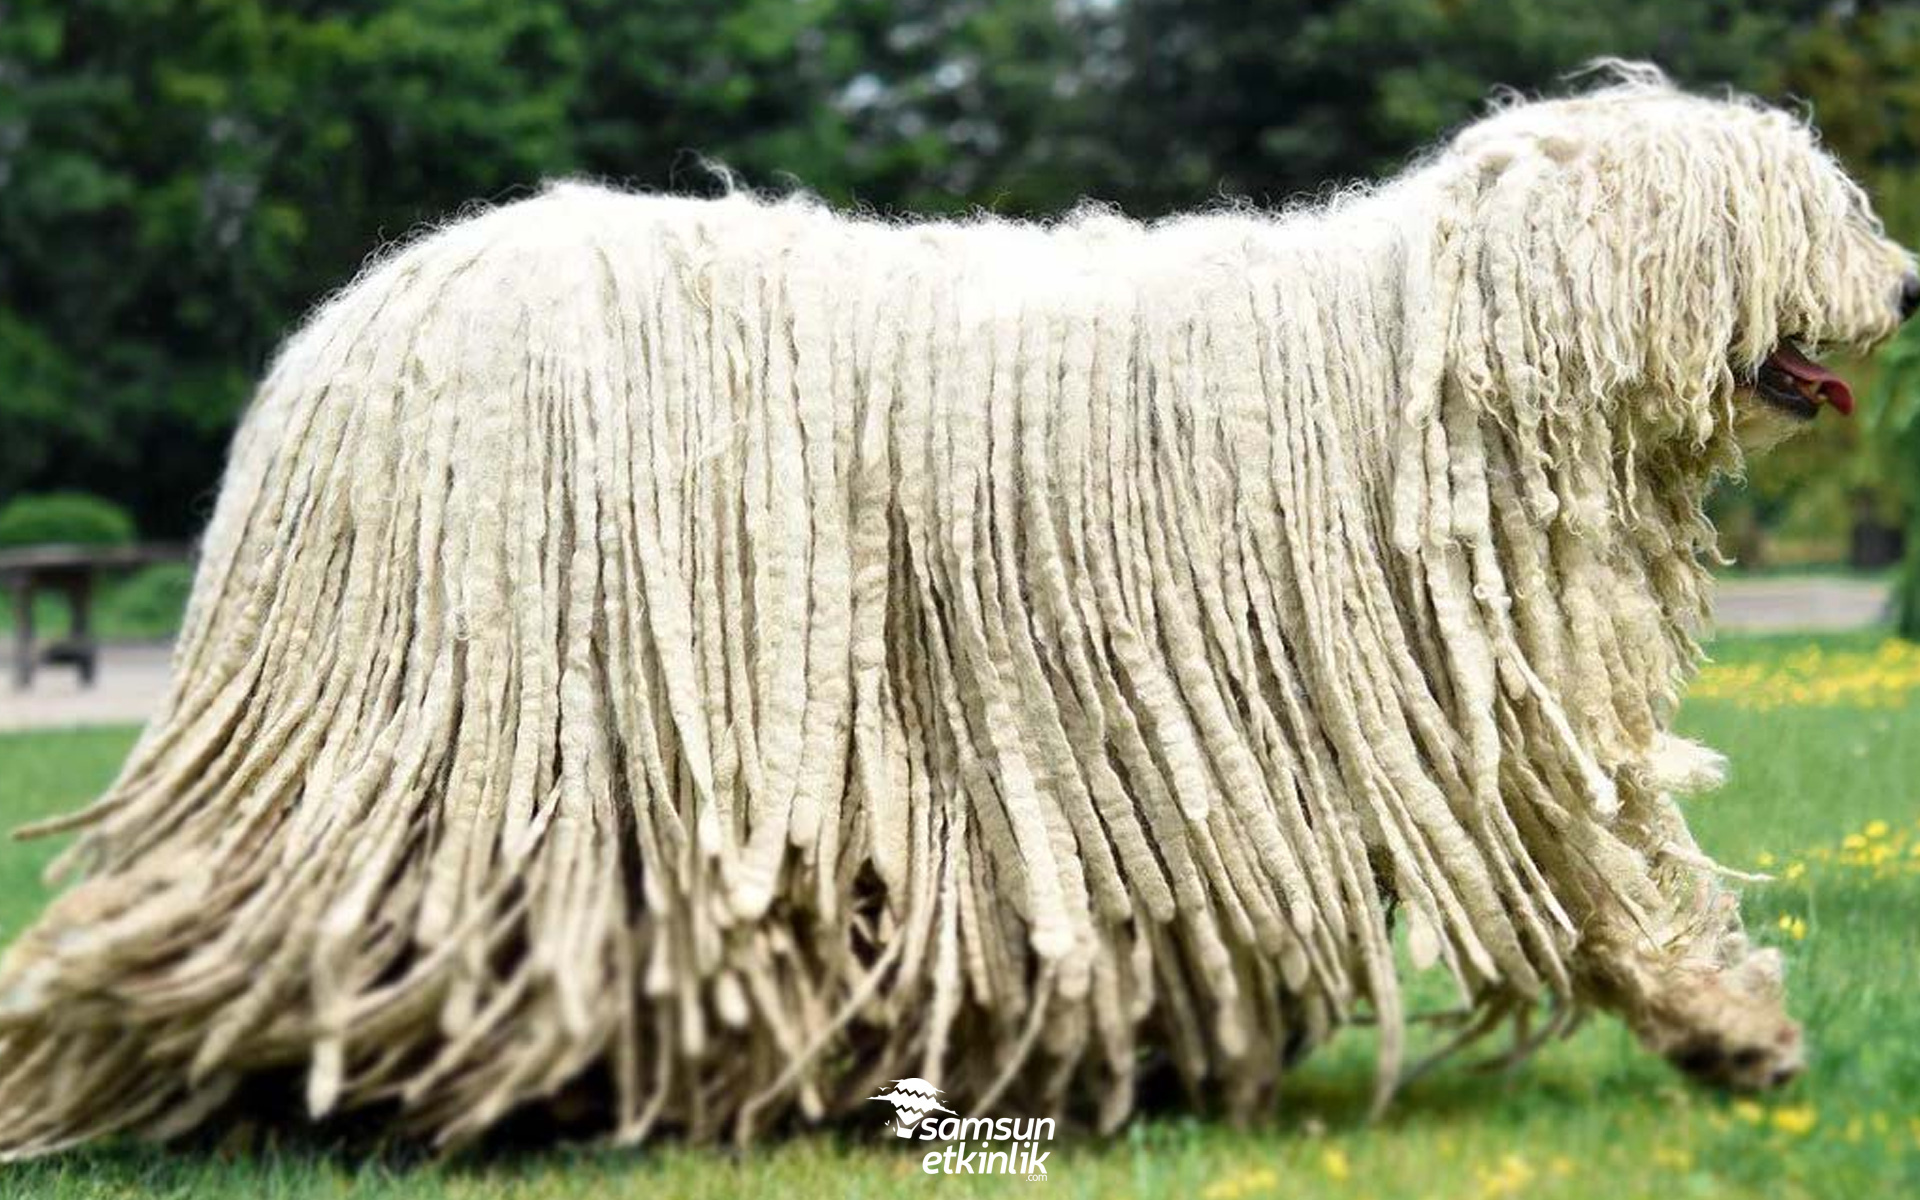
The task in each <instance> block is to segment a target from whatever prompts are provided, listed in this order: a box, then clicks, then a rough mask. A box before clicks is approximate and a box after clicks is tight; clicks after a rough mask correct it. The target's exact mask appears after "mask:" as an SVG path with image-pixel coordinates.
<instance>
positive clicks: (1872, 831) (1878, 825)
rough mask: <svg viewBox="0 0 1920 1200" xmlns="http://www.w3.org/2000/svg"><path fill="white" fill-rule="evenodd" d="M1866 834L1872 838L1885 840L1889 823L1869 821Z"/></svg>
mask: <svg viewBox="0 0 1920 1200" xmlns="http://www.w3.org/2000/svg"><path fill="white" fill-rule="evenodd" d="M1864 832H1865V833H1866V835H1867V836H1868V837H1870V838H1883V837H1885V836H1887V823H1886V822H1885V821H1868V822H1867V827H1866V829H1865V831H1864Z"/></svg>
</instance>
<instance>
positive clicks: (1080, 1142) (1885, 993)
mask: <svg viewBox="0 0 1920 1200" xmlns="http://www.w3.org/2000/svg"><path fill="white" fill-rule="evenodd" d="M1718 657H1719V658H1720V660H1721V665H1719V666H1717V667H1715V668H1711V669H1710V670H1709V672H1708V674H1707V675H1706V676H1705V677H1704V678H1703V681H1702V684H1701V687H1700V688H1699V689H1698V691H1697V692H1696V695H1695V699H1694V700H1692V701H1690V703H1689V705H1688V708H1687V711H1686V712H1685V714H1684V719H1683V721H1682V725H1683V726H1684V727H1685V729H1686V731H1688V732H1689V733H1691V734H1692V735H1694V736H1697V737H1701V738H1703V739H1705V740H1706V741H1707V742H1708V743H1710V744H1712V745H1714V746H1716V747H1718V748H1719V749H1721V750H1723V751H1725V752H1726V753H1727V754H1728V755H1729V757H1730V758H1731V759H1732V761H1733V778H1732V781H1731V782H1730V783H1729V784H1728V786H1727V787H1726V788H1725V789H1723V790H1722V791H1720V792H1718V793H1716V794H1714V795H1712V796H1709V797H1706V798H1704V799H1699V800H1696V801H1693V802H1692V803H1693V809H1692V820H1693V824H1694V828H1695V830H1696V832H1697V834H1698V836H1699V837H1700V840H1701V841H1702V843H1703V844H1704V845H1705V846H1706V848H1707V849H1708V850H1709V851H1710V852H1711V853H1713V854H1715V855H1716V856H1718V857H1719V858H1720V859H1721V860H1722V861H1723V862H1726V863H1728V864H1729V865H1732V866H1737V867H1743V868H1749V869H1768V870H1772V871H1773V872H1775V873H1776V875H1777V876H1779V882H1776V883H1774V884H1771V885H1755V886H1753V887H1752V888H1751V889H1750V890H1749V892H1748V896H1747V900H1746V913H1747V917H1748V921H1749V924H1750V925H1751V926H1752V927H1753V928H1755V929H1757V930H1760V931H1762V936H1764V937H1766V938H1768V939H1769V940H1771V941H1773V942H1775V943H1777V944H1779V945H1781V946H1782V947H1783V948H1784V949H1785V951H1786V953H1787V956H1788V959H1789V962H1790V967H1789V986H1790V990H1791V994H1792V997H1793V1004H1794V1008H1795V1011H1796V1012H1797V1014H1798V1015H1799V1016H1800V1017H1801V1018H1802V1019H1803V1020H1804V1021H1805V1022H1806V1024H1807V1028H1808V1034H1809V1038H1810V1041H1811V1045H1812V1048H1813V1053H1814V1058H1813V1064H1812V1068H1811V1070H1810V1072H1809V1073H1808V1075H1807V1076H1806V1077H1805V1078H1804V1079H1803V1080H1801V1081H1800V1082H1798V1083H1796V1084H1795V1085H1793V1086H1792V1088H1791V1089H1789V1090H1788V1091H1787V1092H1785V1093H1784V1094H1782V1095H1780V1096H1777V1097H1774V1098H1770V1099H1768V1100H1767V1101H1764V1102H1757V1103H1756V1102H1752V1101H1745V1102H1742V1101H1733V1100H1729V1099H1727V1098H1724V1097H1721V1096H1717V1095H1713V1094H1710V1093H1707V1092H1703V1091H1700V1090H1697V1089H1695V1088H1692V1087H1690V1086H1688V1085H1686V1084H1684V1083H1683V1082H1681V1080H1680V1079H1679V1078H1678V1077H1677V1076H1675V1075H1674V1074H1673V1073H1672V1072H1670V1071H1669V1070H1668V1069H1667V1068H1666V1067H1665V1066H1664V1065H1663V1064H1661V1063H1659V1062H1657V1061H1654V1060H1651V1059H1649V1058H1648V1057H1647V1056H1646V1055H1644V1054H1642V1053H1640V1052H1639V1051H1637V1050H1636V1049H1635V1048H1634V1046H1633V1045H1632V1043H1631V1041H1630V1040H1629V1038H1628V1037H1627V1035H1626V1034H1625V1033H1624V1032H1623V1031H1622V1030H1621V1029H1620V1028H1619V1027H1618V1026H1617V1025H1616V1024H1614V1023H1612V1022H1611V1021H1607V1020H1600V1021H1595V1022H1592V1023H1590V1024H1589V1025H1588V1026H1587V1027H1586V1028H1585V1029H1583V1030H1582V1031H1581V1032H1580V1033H1579V1034H1578V1035H1576V1036H1575V1037H1573V1038H1572V1039H1570V1040H1569V1041H1566V1042H1563V1043H1561V1044H1558V1045H1556V1046H1554V1047H1552V1048H1551V1049H1549V1050H1547V1051H1546V1052H1545V1053H1543V1054H1541V1055H1540V1056H1539V1057H1537V1058H1535V1059H1534V1060H1532V1061H1531V1062H1529V1063H1527V1064H1526V1065H1525V1066H1524V1067H1522V1068H1521V1069H1520V1070H1518V1071H1517V1072H1514V1073H1511V1074H1492V1073H1486V1072H1480V1071H1475V1070H1473V1069H1472V1068H1471V1067H1470V1066H1467V1065H1464V1064H1463V1065H1459V1066H1454V1067H1451V1068H1449V1069H1447V1070H1444V1071H1442V1072H1440V1073H1438V1074H1436V1075H1434V1076H1431V1077H1429V1079H1427V1080H1426V1081H1425V1082H1423V1083H1421V1084H1420V1085H1418V1086H1416V1087H1414V1088H1413V1089H1411V1091H1410V1092H1408V1093H1406V1094H1404V1095H1403V1096H1402V1098H1401V1100H1400V1102H1399V1103H1398V1104H1397V1106H1396V1107H1395V1108H1394V1109H1393V1110H1392V1111H1391V1113H1390V1114H1389V1115H1388V1116H1387V1117H1386V1119H1384V1120H1383V1121H1381V1122H1379V1123H1376V1124H1368V1123H1366V1121H1365V1120H1364V1117H1363V1110H1364V1106H1365V1103H1366V1100H1367V1095H1368V1089H1369V1086H1370V1082H1371V1079H1370V1073H1369V1072H1370V1063H1371V1059H1370V1047H1369V1045H1368V1038H1367V1036H1366V1035H1365V1034H1364V1033H1363V1032H1355V1033H1350V1034H1348V1035H1346V1036H1345V1037H1344V1038H1343V1039H1342V1040H1341V1041H1339V1042H1336V1043H1335V1045H1334V1046H1333V1047H1332V1048H1330V1049H1329V1050H1328V1051H1327V1052H1325V1053H1323V1054H1321V1055H1319V1056H1317V1057H1315V1058H1313V1059H1311V1060H1310V1061H1309V1062H1308V1063H1307V1064H1306V1066H1305V1067H1303V1068H1302V1069H1301V1070H1300V1071H1299V1072H1297V1073H1296V1075H1295V1077H1294V1080H1293V1082H1292V1084H1291V1086H1290V1087H1289V1089H1288V1093H1287V1095H1286V1096H1285V1097H1284V1098H1283V1101H1282V1103H1281V1105H1280V1106H1279V1108H1278V1110H1277V1112H1276V1113H1275V1115H1274V1116H1273V1117H1271V1118H1270V1119H1268V1120H1266V1121H1264V1122H1262V1123H1259V1124H1257V1125H1255V1126H1252V1127H1249V1128H1234V1127H1232V1126H1229V1125H1226V1124H1222V1123H1218V1122H1212V1121H1208V1120H1205V1119H1196V1118H1177V1117H1161V1118H1155V1119H1149V1120H1144V1121H1141V1122H1138V1123H1136V1124H1134V1125H1133V1126H1132V1127H1131V1128H1130V1129H1129V1130H1128V1131H1126V1132H1125V1133H1124V1134H1122V1135H1121V1136H1119V1137H1117V1138H1114V1139H1110V1140H1101V1139H1097V1138H1094V1137H1092V1136H1090V1135H1075V1134H1073V1133H1071V1132H1067V1133H1064V1134H1063V1135H1062V1136H1061V1137H1060V1138H1059V1139H1056V1141H1055V1143H1054V1145H1053V1151H1052V1156H1051V1158H1050V1159H1049V1161H1048V1166H1049V1169H1050V1172H1051V1178H1050V1180H1049V1181H1048V1182H1046V1183H1028V1182H1025V1181H1024V1180H1021V1179H1017V1178H999V1179H995V1178H992V1177H964V1176H962V1177H954V1176H941V1177H926V1176H922V1175H921V1174H920V1173H919V1170H918V1156H917V1155H916V1154H913V1153H911V1152H908V1151H905V1150H902V1149H901V1148H900V1147H899V1146H898V1145H897V1143H896V1142H895V1140H894V1139H893V1138H892V1137H891V1136H890V1135H889V1134H887V1132H886V1131H885V1130H883V1129H882V1127H881V1126H882V1121H883V1119H884V1114H880V1113H878V1112H876V1115H875V1117H874V1120H873V1127H872V1128H871V1129H866V1128H859V1129H848V1130H842V1131H840V1132H839V1133H836V1134H831V1135H812V1136H802V1137H795V1138H790V1139H788V1140H786V1141H783V1142H780V1143H777V1144H769V1145H766V1146H763V1147H761V1148H760V1149H758V1150H756V1151H755V1152H754V1153H753V1154H751V1155H750V1156H748V1157H745V1158H741V1159H735V1158H732V1157H730V1156H728V1155H726V1154H723V1153H719V1152H714V1151H706V1150H696V1149H687V1148H682V1147H677V1146H674V1145H672V1144H670V1143H669V1144H661V1145H658V1146H656V1147H653V1148H649V1149H645V1150H641V1151H631V1152H603V1153H594V1152H591V1151H566V1152H553V1153H542V1154H519V1155H513V1156H507V1157H490V1158H486V1159H483V1160H479V1161H475V1160H464V1161H460V1162H455V1163H452V1164H432V1163H419V1162H414V1161H411V1160H409V1159H407V1158H405V1157H404V1156H400V1155H388V1156H384V1157H375V1158H374V1160H373V1161H367V1159H368V1156H367V1155H366V1154H364V1153H356V1152H354V1151H352V1150H342V1149H339V1148H336V1147H333V1146H331V1145H330V1144H328V1143H326V1142H325V1141H322V1140H317V1139H315V1138H311V1137H304V1136H301V1135H298V1134H286V1135H281V1136H280V1137H279V1138H277V1139H270V1140H268V1141H267V1142H266V1143H265V1144H264V1145H257V1146H249V1147H247V1148H245V1149H244V1150H243V1149H238V1148H235V1147H231V1146H221V1147H219V1148H214V1149H209V1148H205V1147H204V1146H203V1147H200V1148H193V1149H186V1150H180V1151H175V1152H170V1153H161V1152H157V1151H154V1150H151V1149H147V1148H143V1147H117V1148H112V1149H108V1150H96V1151H90V1152H86V1153H82V1154H78V1155H74V1156H70V1157H66V1158H62V1159H58V1160H55V1161H52V1162H47V1163H35V1164H28V1165H25V1166H17V1167H0V1195H3V1196H22V1197H26V1196H32V1197H35V1198H36V1200H37V1198H43V1197H44V1198H47V1200H55V1198H61V1197H82V1196H86V1197H134V1196H162V1197H174V1196H177V1197H195V1198H198V1197H215V1198H233V1200H239V1198H241V1197H245V1198H247V1200H257V1198H266V1197H279V1196H309V1195H317V1196H337V1195H344V1194H352V1195H364V1196H408V1197H413V1196H433V1197H440V1196H444V1197H502V1198H504V1197H530V1198H531V1197H541V1198H548V1197H551V1198H556V1200H557V1198H560V1197H568V1198H573V1197H641V1196H647V1197H654V1196H659V1197H682V1196H685V1197H715V1198H721V1197H729V1198H730V1197H734V1196H748V1195H766V1196H780V1197H811V1196H836V1197H838V1196H846V1197H876V1198H878V1197H888V1198H892V1197H901V1196H918V1195H924V1196H928V1197H934V1196H984V1195H1008V1194H1023V1192H1024V1194H1033V1193H1032V1192H1031V1189H1042V1191H1041V1194H1047V1195H1058V1194H1061V1193H1067V1194H1072V1195H1085V1196H1101V1197H1121V1196H1139V1197H1146V1196H1170V1197H1183V1198H1184V1197H1192V1198H1197V1200H1261V1198H1264V1197H1271V1198H1272V1200H1315V1198H1319V1197H1354V1198H1360V1197H1371V1198H1374V1200H1388V1198H1399V1197H1422V1198H1425V1197H1487V1198H1495V1197H1502V1196H1515V1197H1519V1196H1525V1197H1528V1198H1529V1200H1548V1198H1551V1197H1593V1198H1596V1200H1600V1198H1604V1200H1634V1198H1638V1197H1646V1198H1649V1200H1668V1198H1677V1197H1711V1196H1739V1197H1769V1198H1771V1197H1801V1196H1833V1197H1862V1196H1902V1195H1916V1194H1920V954H1917V953H1916V952H1917V951H1920V648H1916V647H1912V646H1903V645H1902V644H1900V643H1888V644H1886V645H1880V644H1879V643H1877V640H1876V639H1873V638H1867V637H1846V638H1829V639H1822V640H1819V641H1809V640H1806V639H1781V638H1768V639H1743V640H1739V641H1726V642H1723V643H1721V645H1720V646H1719V647H1718ZM132 736H133V734H132V731H130V730H112V731H97V732H96V731H88V732H76V733H55V734H33V735H18V736H12V737H0V824H6V825H11V824H14V823H17V822H19V821H22V820H25V819H27V818H29V817H33V816H38V815H41V814H44V813H50V812H55V811H58V810H62V809H66V808H70V807H72V806H74V805H77V804H79V803H81V802H83V801H85V800H86V799H88V798H89V797H91V796H92V795H93V794H94V793H95V792H96V791H97V790H98V789H99V788H100V787H101V786H102V785H104V784H105V783H106V781H107V780H108V778H109V776H110V775H111V774H112V772H113V770H114V768H115V766H116V765H117V764H118V762H119V759H120V756H121V755H122V754H123V753H124V751H125V750H126V747H127V745H128V743H129V742H130V741H131V739H132ZM53 849H54V847H52V846H49V845H43V844H39V843H33V844H28V845H25V846H17V845H7V846H5V847H4V848H0V940H4V938H5V937H7V936H8V935H10V934H11V933H12V932H13V931H15V930H17V929H18V928H19V927H20V925H21V924H22V923H24V922H25V921H27V920H28V919H30V918H31V916H32V915H33V914H34V912H35V911H36V910H37V909H38V908H39V907H40V905H41V904H42V902H43V899H44V896H43V893H42V891H41V890H40V887H39V885H38V882H37V876H36V869H37V867H38V864H40V863H41V862H43V861H44V860H45V859H46V857H47V856H48V855H49V853H51V851H52V850H53Z"/></svg>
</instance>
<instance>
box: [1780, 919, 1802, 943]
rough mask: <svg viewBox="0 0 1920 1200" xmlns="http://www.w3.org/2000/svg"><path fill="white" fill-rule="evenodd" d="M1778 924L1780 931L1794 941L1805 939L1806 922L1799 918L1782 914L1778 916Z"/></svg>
mask: <svg viewBox="0 0 1920 1200" xmlns="http://www.w3.org/2000/svg"><path fill="white" fill-rule="evenodd" d="M1779 925H1780V932H1782V933H1784V934H1786V935H1787V936H1788V937H1790V938H1792V939H1793V940H1794V941H1796V942H1800V941H1805V940H1806V937H1807V923H1806V921H1804V920H1802V919H1801V918H1799V917H1789V916H1783V917H1781V918H1780V921H1779Z"/></svg>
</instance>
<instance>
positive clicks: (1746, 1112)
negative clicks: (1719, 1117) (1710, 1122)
mask: <svg viewBox="0 0 1920 1200" xmlns="http://www.w3.org/2000/svg"><path fill="white" fill-rule="evenodd" d="M1733 1115H1734V1116H1736V1117H1739V1118H1740V1119H1741V1120H1742V1121H1745V1122H1746V1123H1747V1124H1749V1125H1758V1124H1759V1123H1760V1122H1762V1121H1764V1120H1766V1119H1767V1110H1766V1109H1764V1108H1761V1107H1760V1106H1759V1105H1758V1104H1755V1103H1754V1102H1753V1101H1751V1100H1735V1101H1734V1102H1733Z"/></svg>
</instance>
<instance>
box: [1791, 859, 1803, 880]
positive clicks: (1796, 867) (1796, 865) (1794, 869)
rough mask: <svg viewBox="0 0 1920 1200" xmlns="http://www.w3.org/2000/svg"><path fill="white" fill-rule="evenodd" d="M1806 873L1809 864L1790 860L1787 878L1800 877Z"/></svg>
mask: <svg viewBox="0 0 1920 1200" xmlns="http://www.w3.org/2000/svg"><path fill="white" fill-rule="evenodd" d="M1806 873H1807V864H1805V863H1803V862H1790V863H1788V864H1787V878H1788V879H1789V880H1794V879H1798V878H1800V877H1801V876H1802V875H1805V874H1806Z"/></svg>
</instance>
